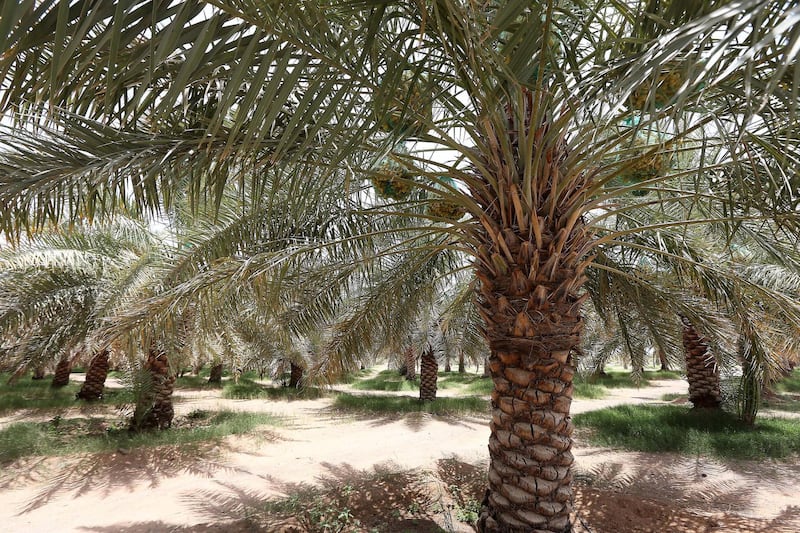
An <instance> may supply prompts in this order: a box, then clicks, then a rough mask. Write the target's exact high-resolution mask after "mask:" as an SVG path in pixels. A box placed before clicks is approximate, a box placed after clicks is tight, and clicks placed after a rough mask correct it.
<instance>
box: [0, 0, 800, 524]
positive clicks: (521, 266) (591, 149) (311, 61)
mask: <svg viewBox="0 0 800 533" xmlns="http://www.w3.org/2000/svg"><path fill="white" fill-rule="evenodd" d="M659 5H662V4H661V3H659V2H649V1H648V2H636V1H633V0H632V1H631V2H607V1H604V0H591V1H590V0H572V1H568V0H546V1H542V2H530V3H529V2H502V1H497V2H487V3H471V2H461V1H457V0H436V1H433V2H426V3H408V2H392V1H389V0H387V1H385V2H341V3H340V2H333V3H325V4H322V3H320V2H317V1H312V0H309V1H304V2H259V1H253V2H233V1H231V2H225V1H221V0H209V1H208V2H198V1H190V2H182V3H164V2H153V1H146V0H143V1H141V2H137V3H124V2H96V1H92V0H77V1H74V2H69V3H65V2H55V1H54V0H52V1H44V2H38V3H34V2H21V3H8V4H6V5H4V7H3V11H2V21H3V24H2V25H0V29H2V31H1V32H0V47H1V48H2V49H3V50H5V53H4V54H3V55H2V56H0V76H2V78H0V79H1V80H2V81H0V86H1V87H2V89H3V92H2V94H1V95H0V106H2V109H3V110H4V117H6V118H5V120H6V122H4V124H7V123H8V121H9V120H13V121H15V122H16V124H15V126H14V127H13V128H10V131H7V132H4V133H7V134H8V135H7V136H6V137H7V140H5V141H4V147H3V148H4V150H3V156H2V161H0V207H1V209H0V211H1V212H2V226H3V228H4V230H5V231H6V232H7V233H8V235H9V236H11V237H15V236H17V235H18V234H19V233H21V232H22V231H24V229H25V228H27V227H31V226H32V227H38V226H40V225H42V224H43V223H44V222H45V221H46V220H50V219H56V220H61V219H64V218H69V217H71V216H75V215H76V213H85V212H89V213H94V214H110V213H113V211H114V210H115V209H116V206H117V202H118V201H119V200H125V201H130V202H132V203H134V204H135V205H136V206H138V207H139V208H142V209H145V210H150V211H155V210H158V209H161V208H162V207H163V206H170V205H172V204H174V203H175V202H177V201H183V200H184V199H187V198H188V199H189V200H190V202H191V203H192V204H193V205H200V204H202V203H203V202H206V203H208V204H211V205H218V204H219V202H220V199H221V197H222V196H223V194H224V192H225V190H226V189H227V188H228V186H229V185H230V184H231V183H235V184H239V186H240V187H242V188H244V186H245V185H247V186H249V187H250V189H251V191H252V192H253V193H254V196H253V197H254V198H258V199H260V201H264V199H266V200H269V199H270V198H271V195H273V194H274V191H275V190H276V189H274V188H271V186H272V185H276V184H280V188H281V190H287V189H288V190H291V191H293V195H295V196H298V197H301V196H302V195H304V194H306V193H307V191H309V189H311V188H313V187H316V186H318V185H319V182H325V181H328V182H331V183H332V182H334V181H335V180H340V181H342V182H343V183H344V184H345V185H344V186H343V187H342V188H341V190H340V191H339V196H338V197H339V198H340V199H341V201H346V199H348V198H349V199H350V200H352V199H353V197H354V195H355V194H357V192H356V191H354V190H353V189H352V188H350V187H349V186H348V184H349V183H352V181H359V180H360V179H362V178H372V179H373V181H374V182H375V183H376V184H377V185H378V187H379V189H380V190H381V191H382V193H384V194H391V195H393V196H395V198H393V200H394V201H392V202H388V203H386V204H382V205H381V206H380V209H373V210H371V215H372V217H373V220H380V219H381V217H409V213H410V212H412V213H413V217H415V218H419V216H420V214H422V215H424V216H425V218H426V219H427V220H428V221H429V224H428V225H427V226H428V227H429V229H427V230H423V233H425V232H427V233H428V236H430V235H434V234H438V235H442V236H443V240H442V241H441V242H442V244H441V246H443V247H450V248H453V249H456V250H459V251H461V252H463V253H466V254H469V255H470V256H471V257H472V258H473V261H474V273H475V276H476V277H477V279H478V280H479V287H478V289H477V290H478V299H477V309H478V312H479V313H480V315H481V317H482V320H483V329H484V333H485V336H486V340H487V342H488V344H489V348H490V350H491V357H490V360H489V361H490V362H489V369H490V371H491V374H492V378H493V380H494V384H495V390H494V392H493V394H492V407H493V409H492V420H491V435H490V439H489V451H490V457H491V464H490V468H489V489H488V491H487V496H486V499H485V501H484V506H483V508H482V511H481V517H480V520H479V529H480V530H481V531H547V532H562V531H567V530H568V529H569V528H570V522H569V517H570V513H571V511H572V504H571V500H572V491H571V488H570V484H571V479H572V474H571V465H572V461H573V458H572V454H571V451H570V450H571V446H572V440H571V437H570V436H571V433H572V424H571V422H570V417H569V412H570V403H571V398H572V377H573V375H574V372H575V366H574V356H575V352H576V349H577V347H578V345H579V344H580V341H581V332H582V328H583V318H582V313H581V308H582V304H583V303H584V301H585V300H586V298H587V296H586V295H585V294H584V293H583V292H582V287H583V285H584V283H585V280H586V276H585V273H586V270H587V268H589V267H590V266H593V267H594V266H597V263H595V258H596V257H597V253H598V250H600V249H601V248H602V247H607V248H609V249H614V248H615V247H626V246H636V243H630V242H626V239H624V238H623V237H624V236H626V235H628V234H629V233H628V231H630V232H636V233H639V234H650V235H655V234H658V232H659V231H660V230H661V229H662V228H663V227H664V226H663V225H661V224H659V223H648V222H644V223H643V224H642V225H641V226H639V227H637V228H636V229H635V230H620V229H619V228H617V227H616V224H615V220H616V219H617V217H619V216H624V215H625V213H626V212H628V211H629V210H631V209H633V208H634V206H635V205H636V203H637V202H638V204H639V205H642V204H644V205H647V204H656V205H657V206H659V207H661V208H662V209H664V210H669V209H670V208H672V207H674V206H680V207H681V208H682V209H683V210H684V211H685V210H691V208H692V206H694V205H701V204H703V203H709V204H714V205H720V206H722V205H724V208H722V207H721V208H720V210H722V212H724V213H725V214H724V216H723V217H722V218H724V219H725V220H726V221H727V222H728V224H727V230H728V231H729V232H730V233H732V232H734V231H735V230H736V227H737V222H738V221H740V220H742V219H743V218H746V217H763V218H773V219H776V220H778V221H779V222H780V223H781V224H783V225H785V226H786V227H789V226H791V225H792V224H793V223H794V221H795V212H794V208H795V207H796V205H795V203H796V198H795V197H794V196H793V194H792V192H791V190H792V188H793V186H794V185H793V184H792V180H793V179H796V176H797V175H798V173H797V172H795V169H796V166H797V161H798V160H797V158H795V157H794V154H795V153H796V147H797V136H796V132H794V130H793V128H792V127H791V125H790V124H787V122H789V121H785V120H783V122H782V121H781V120H780V117H785V116H786V115H785V113H787V112H789V111H792V110H794V109H795V108H796V101H797V94H798V91H797V85H798V77H797V76H796V75H792V76H787V75H786V74H787V68H788V66H789V65H791V64H793V62H794V60H795V59H796V55H797V53H798V49H800V47H798V46H797V42H798V39H800V35H798V30H796V29H795V26H796V25H795V22H796V21H797V19H798V17H800V10H798V8H797V7H796V6H793V5H791V4H787V3H786V2H782V1H767V0H740V1H735V2H730V3H726V2H712V3H704V4H703V6H702V7H708V6H711V7H716V6H718V5H720V6H721V7H720V9H719V10H717V11H714V12H711V13H704V12H703V11H702V10H700V11H698V10H697V9H696V8H692V9H691V10H690V9H687V8H686V6H687V5H689V4H688V3H684V2H670V3H669V4H668V6H667V8H666V10H665V11H664V13H663V15H664V16H654V15H662V13H653V12H652V11H653V10H652V9H650V8H652V7H654V6H655V7H658V6H659ZM692 5H693V6H694V5H696V4H694V3H692ZM742 50H746V53H745V54H742V53H741V52H742ZM687 111H689V112H687ZM643 130H644V131H648V130H653V131H656V132H657V133H658V135H661V136H663V137H662V138H660V139H658V140H656V141H650V142H647V143H645V146H644V147H642V146H641V145H639V144H637V143H636V142H635V140H636V138H637V135H638V133H639V132H640V131H643ZM767 133H769V138H771V139H780V143H779V146H780V150H777V149H773V150H770V158H771V159H774V160H776V161H778V162H779V164H778V165H776V166H777V167H778V168H780V169H781V172H783V174H776V173H773V174H770V175H769V177H770V178H774V177H784V176H785V177H786V179H768V180H762V179H760V176H761V174H759V173H757V172H756V171H755V168H756V166H757V165H759V164H760V163H759V162H758V161H755V160H753V159H749V158H748V154H750V153H751V152H750V149H751V148H753V147H756V146H757V147H758V148H759V149H762V148H764V147H765V146H767V148H769V146H768V145H769V141H764V140H763V138H764V136H766V134H767ZM401 141H403V142H404V143H409V149H406V150H399V149H398V147H399V146H400V144H401ZM776 146H778V145H777V144H776ZM676 147H677V148H676ZM709 147H713V148H717V147H721V148H722V149H721V150H720V151H719V154H720V155H719V156H718V157H716V158H715V159H714V160H706V159H703V163H702V166H701V167H700V168H698V169H694V170H693V171H692V172H691V176H693V179H686V180H682V181H679V182H678V185H674V183H675V182H674V181H670V179H671V178H673V177H675V176H674V175H673V173H672V172H670V171H669V169H666V168H665V165H663V164H661V163H659V158H660V156H662V155H663V154H667V153H671V152H673V151H674V150H675V149H679V150H683V151H694V152H698V153H703V152H705V151H706V150H707V149H708V148H709ZM773 148H774V147H773ZM759 170H760V169H759ZM688 175H689V174H688V173H687V174H685V176H686V177H688ZM443 176H445V177H446V178H444V177H443ZM620 176H625V180H620ZM268 178H269V179H268ZM414 189H418V190H419V191H422V192H424V193H425V196H423V195H422V193H421V192H420V193H419V194H415V193H414V192H413V191H414ZM328 190H329V191H330V189H328ZM409 191H410V195H409V196H407V197H406V196H404V195H405V194H406V193H409ZM633 191H652V192H653V193H654V194H655V195H656V198H655V199H652V198H645V197H642V198H640V199H639V200H629V199H627V198H625V196H626V195H628V193H631V192H633ZM438 202H450V203H451V205H455V206H457V207H459V208H461V209H462V210H463V211H464V212H466V213H468V214H469V216H468V217H461V218H457V217H450V218H448V217H447V216H443V214H444V213H443V212H442V211H441V210H434V209H430V210H427V211H426V213H427V214H425V213H419V208H421V207H422V206H423V205H424V206H430V207H433V206H434V205H435V204H437V203H438ZM294 221H295V222H296V223H302V221H301V220H299V219H295V220H294ZM717 222H720V220H719V218H713V219H709V218H703V217H700V218H691V219H688V218H684V219H677V220H673V221H670V222H669V223H668V225H669V227H675V226H680V225H686V224H691V225H700V224H703V223H717ZM406 231H408V232H411V231H413V232H415V233H416V232H418V231H419V228H413V230H412V229H411V228H409V229H408V230H406ZM343 235H344V234H338V235H336V236H335V237H333V236H332V235H328V237H330V238H331V240H330V241H329V242H323V241H322V239H317V240H316V241H315V242H313V243H311V242H308V243H306V246H303V245H300V246H291V247H288V248H287V247H284V260H282V261H278V260H276V255H275V254H272V255H270V256H269V257H267V256H266V255H263V256H260V258H261V259H263V261H262V262H259V259H258V258H254V259H253V261H251V262H250V263H249V264H248V265H247V266H246V267H245V268H241V265H237V269H238V270H237V276H238V277H236V278H235V279H237V280H240V281H241V280H244V279H245V277H244V275H245V274H248V273H251V274H253V273H263V272H264V271H266V270H271V271H273V272H275V271H280V270H285V269H287V268H288V265H289V264H290V263H291V262H292V261H291V259H292V258H297V257H299V255H300V252H301V251H307V250H310V249H311V248H312V245H313V247H315V248H316V249H323V250H325V251H326V252H329V253H330V251H331V250H333V249H334V248H335V247H336V246H340V247H341V248H346V247H347V244H350V243H355V242H356V241H359V240H360V241H361V242H362V243H363V242H364V241H371V240H372V239H373V237H374V236H375V232H374V231H371V230H370V231H365V232H363V233H358V234H357V233H352V234H351V235H350V237H344V236H343ZM406 235H410V233H406ZM397 238H398V239H400V241H403V236H402V235H401V234H398V236H397ZM420 242H421V243H423V242H424V244H423V246H430V245H429V240H425V241H422V240H421V241H420ZM320 247H322V248H320ZM392 250H393V248H392V245H391V244H390V245H389V248H388V249H386V250H384V251H383V252H379V253H382V254H384V255H389V254H391V252H392ZM653 251H654V252H655V253H656V254H663V253H664V252H663V251H662V250H661V249H660V248H658V247H654V248H653ZM298 268H299V267H298ZM707 268H709V267H707ZM222 271H223V269H217V270H216V271H215V273H216V274H221V272H222ZM209 275H210V274H209ZM201 278H202V276H201ZM271 279H275V276H271ZM692 318H693V319H694V317H692Z"/></svg>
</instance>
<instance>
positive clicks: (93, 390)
mask: <svg viewBox="0 0 800 533" xmlns="http://www.w3.org/2000/svg"><path fill="white" fill-rule="evenodd" d="M106 377H108V350H101V351H100V352H99V353H98V354H97V355H95V356H94V357H93V358H92V362H91V363H89V370H88V371H87V372H86V381H84V382H83V385H82V386H81V390H79V391H78V394H76V395H75V396H76V398H78V399H79V400H88V401H93V400H99V399H101V398H102V397H103V389H104V388H105V384H106Z"/></svg>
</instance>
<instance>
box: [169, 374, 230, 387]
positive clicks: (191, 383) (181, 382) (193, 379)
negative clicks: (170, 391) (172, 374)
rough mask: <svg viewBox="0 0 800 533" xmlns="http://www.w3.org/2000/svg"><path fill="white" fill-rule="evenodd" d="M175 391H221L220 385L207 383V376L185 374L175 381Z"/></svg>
mask: <svg viewBox="0 0 800 533" xmlns="http://www.w3.org/2000/svg"><path fill="white" fill-rule="evenodd" d="M175 388H176V389H221V388H222V383H209V382H208V376H205V377H204V376H194V375H192V374H185V375H183V376H181V377H179V378H177V379H176V380H175Z"/></svg>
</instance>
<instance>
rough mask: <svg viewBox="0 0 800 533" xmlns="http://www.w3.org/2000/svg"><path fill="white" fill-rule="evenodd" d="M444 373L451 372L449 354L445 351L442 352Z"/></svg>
mask: <svg viewBox="0 0 800 533" xmlns="http://www.w3.org/2000/svg"><path fill="white" fill-rule="evenodd" d="M444 371H445V372H452V371H453V369H452V368H451V367H450V352H449V351H448V350H445V352H444Z"/></svg>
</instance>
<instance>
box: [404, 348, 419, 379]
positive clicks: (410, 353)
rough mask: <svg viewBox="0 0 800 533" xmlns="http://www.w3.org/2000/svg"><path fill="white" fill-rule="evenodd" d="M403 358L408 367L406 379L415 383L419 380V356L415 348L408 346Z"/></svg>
mask: <svg viewBox="0 0 800 533" xmlns="http://www.w3.org/2000/svg"><path fill="white" fill-rule="evenodd" d="M403 358H404V362H405V367H406V374H405V376H406V379H407V380H408V381H414V380H415V379H417V354H416V353H415V352H414V347H413V346H408V347H406V348H405V349H404V350H403Z"/></svg>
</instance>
